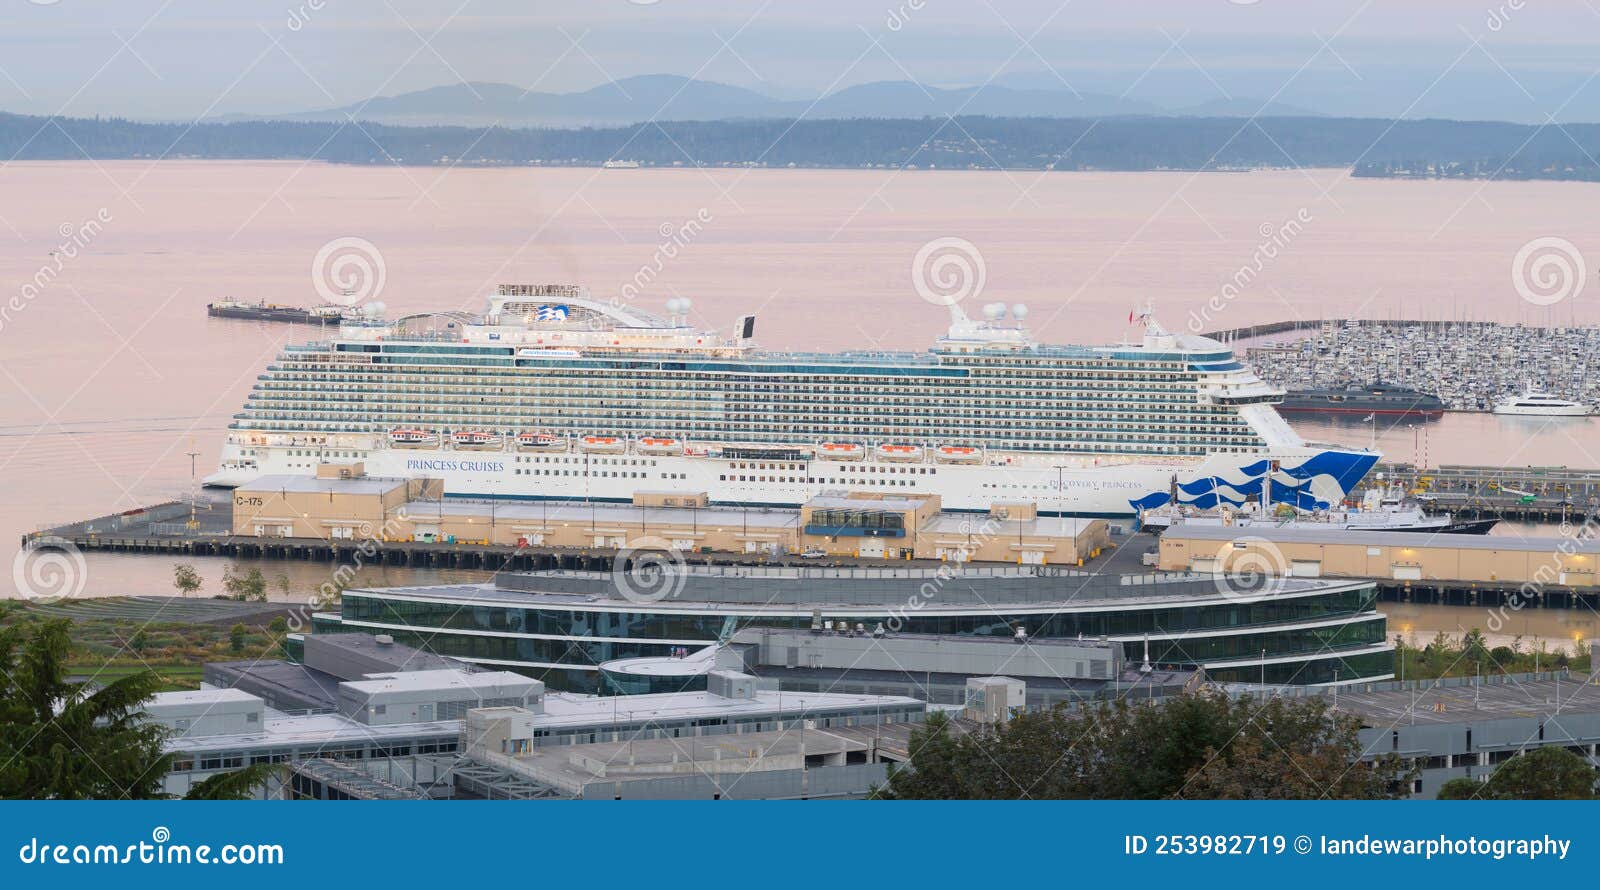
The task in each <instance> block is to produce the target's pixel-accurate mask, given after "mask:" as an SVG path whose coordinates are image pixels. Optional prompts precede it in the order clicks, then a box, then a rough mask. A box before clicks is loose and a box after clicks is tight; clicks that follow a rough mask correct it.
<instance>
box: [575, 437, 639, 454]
mask: <svg viewBox="0 0 1600 890" xmlns="http://www.w3.org/2000/svg"><path fill="white" fill-rule="evenodd" d="M578 447H579V448H581V449H583V450H584V451H587V452H590V453H592V454H621V453H623V452H624V451H627V450H628V440H626V439H620V438H618V437H616V436H584V437H582V438H581V439H579V440H578Z"/></svg>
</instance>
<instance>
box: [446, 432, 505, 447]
mask: <svg viewBox="0 0 1600 890" xmlns="http://www.w3.org/2000/svg"><path fill="white" fill-rule="evenodd" d="M450 441H451V442H453V443H455V446H456V447H457V448H472V449H476V450H487V449H493V448H499V447H500V441H501V440H500V436H499V435H498V434H496V433H491V432H489V431H488V430H456V432H455V435H452V436H451V437H450Z"/></svg>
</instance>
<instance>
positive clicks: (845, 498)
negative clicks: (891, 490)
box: [806, 490, 931, 512]
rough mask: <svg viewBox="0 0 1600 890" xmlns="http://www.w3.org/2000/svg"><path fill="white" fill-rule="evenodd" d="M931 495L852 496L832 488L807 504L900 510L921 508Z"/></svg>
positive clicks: (841, 507) (832, 508) (850, 508)
mask: <svg viewBox="0 0 1600 890" xmlns="http://www.w3.org/2000/svg"><path fill="white" fill-rule="evenodd" d="M929 497H931V495H923V496H921V497H915V496H910V497H897V496H895V495H889V496H887V497H877V496H870V497H850V496H849V495H848V494H846V492H845V491H843V490H830V491H825V492H822V493H821V494H817V495H813V496H812V497H811V499H810V500H808V501H806V506H807V507H811V508H812V509H821V510H837V509H844V510H878V511H889V512H900V511H904V510H916V509H918V508H920V507H921V506H922V505H923V504H925V503H927V502H928V498H929Z"/></svg>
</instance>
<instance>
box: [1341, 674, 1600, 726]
mask: <svg viewBox="0 0 1600 890" xmlns="http://www.w3.org/2000/svg"><path fill="white" fill-rule="evenodd" d="M1540 676H1543V677H1550V678H1549V679H1533V678H1531V677H1529V676H1506V677H1486V678H1484V682H1483V683H1481V684H1475V683H1473V682H1472V681H1473V680H1474V679H1475V678H1473V677H1461V678H1456V679H1453V680H1442V681H1441V680H1422V681H1413V682H1408V683H1403V684H1402V683H1379V684H1373V685H1374V686H1376V687H1378V688H1377V689H1375V690H1373V691H1344V690H1341V691H1340V692H1339V710H1341V711H1347V712H1350V713H1353V714H1359V715H1361V716H1362V717H1363V718H1365V719H1366V720H1368V721H1369V722H1371V723H1372V724H1373V725H1376V726H1399V725H1409V724H1417V723H1432V724H1444V723H1473V722H1477V721H1481V720H1499V719H1504V718H1507V717H1539V716H1544V715H1551V714H1559V713H1566V714H1579V713H1597V712H1600V686H1597V685H1594V684H1593V683H1585V682H1584V681H1583V678H1581V677H1575V678H1572V679H1566V680H1557V679H1554V678H1553V676H1552V675H1540Z"/></svg>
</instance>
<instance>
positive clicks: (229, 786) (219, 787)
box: [183, 763, 284, 800]
mask: <svg viewBox="0 0 1600 890" xmlns="http://www.w3.org/2000/svg"><path fill="white" fill-rule="evenodd" d="M283 772H284V767H283V764H281V763H252V764H250V765H249V766H247V767H243V768H241V769H236V770H234V771H232V772H227V773H217V774H216V775H214V776H207V777H206V778H204V779H202V780H200V781H199V782H196V783H195V784H194V786H193V787H191V788H190V789H189V793H188V794H185V795H184V796H183V799H184V800H250V799H252V798H254V797H255V793H256V789H258V788H260V787H261V786H262V785H264V784H266V783H267V780H269V779H271V778H273V777H275V776H282V775H283Z"/></svg>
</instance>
